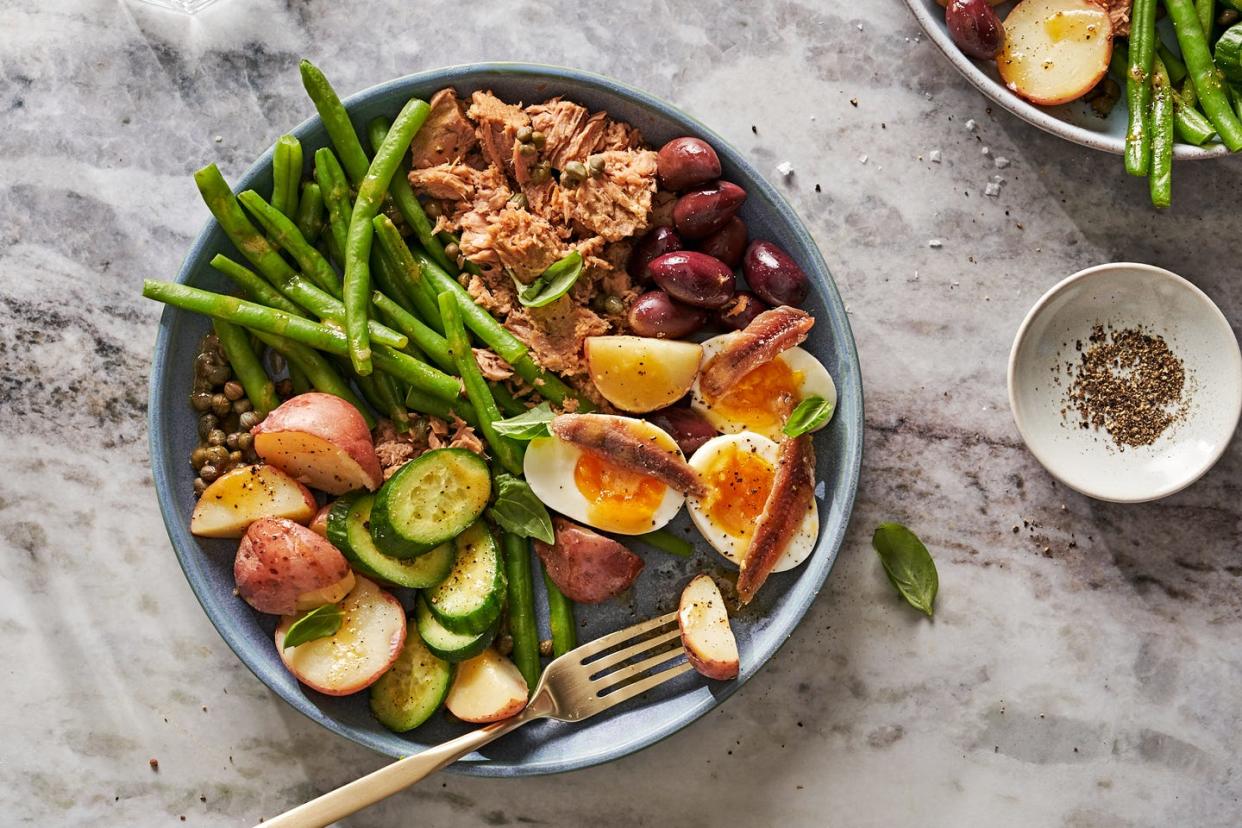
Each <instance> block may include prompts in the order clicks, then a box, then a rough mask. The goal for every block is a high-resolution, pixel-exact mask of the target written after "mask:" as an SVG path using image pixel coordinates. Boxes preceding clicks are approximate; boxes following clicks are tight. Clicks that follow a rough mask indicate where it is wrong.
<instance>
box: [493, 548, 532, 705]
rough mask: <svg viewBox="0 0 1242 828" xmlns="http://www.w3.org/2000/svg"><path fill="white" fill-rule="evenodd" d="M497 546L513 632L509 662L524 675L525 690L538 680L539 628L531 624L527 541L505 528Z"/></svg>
mask: <svg viewBox="0 0 1242 828" xmlns="http://www.w3.org/2000/svg"><path fill="white" fill-rule="evenodd" d="M500 548H501V550H502V551H503V552H504V556H505V574H506V575H507V576H508V577H509V634H510V635H511V636H513V656H512V657H513V663H514V664H515V665H516V666H517V668H518V671H519V672H520V673H521V674H522V677H523V678H525V679H526V687H527V690H532V691H533V690H534V689H535V684H536V683H537V682H538V681H539V673H540V672H541V670H540V664H539V629H538V627H536V626H535V585H534V582H533V581H532V579H531V572H530V570H531V563H532V561H531V551H530V542H529V541H528V540H526V538H523V537H520V536H518V535H514V534H512V533H510V532H505V533H504V534H503V535H502V536H501V540H500Z"/></svg>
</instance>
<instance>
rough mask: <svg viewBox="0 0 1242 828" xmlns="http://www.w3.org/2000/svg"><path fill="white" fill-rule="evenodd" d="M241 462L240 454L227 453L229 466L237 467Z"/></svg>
mask: <svg viewBox="0 0 1242 828" xmlns="http://www.w3.org/2000/svg"><path fill="white" fill-rule="evenodd" d="M241 461H242V453H241V452H240V451H230V452H229V465H232V466H237V465H240V464H241Z"/></svg>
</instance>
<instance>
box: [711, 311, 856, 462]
mask: <svg viewBox="0 0 1242 828" xmlns="http://www.w3.org/2000/svg"><path fill="white" fill-rule="evenodd" d="M734 336H737V334H736V333H727V334H721V335H720V336H714V337H712V338H711V339H709V340H707V341H706V342H704V343H703V364H704V365H706V364H707V361H708V360H709V359H711V358H712V357H713V356H715V355H716V354H717V353H718V352H719V351H720V349H721V348H723V347H724V346H725V343H727V342H728V341H729V339H730V338H731V337H734ZM776 359H778V360H780V361H782V362H784V363H785V364H786V365H788V366H789V369H790V370H791V371H794V372H796V373H800V374H802V380H801V381H800V382H799V383H798V401H799V402H801V401H802V400H805V399H806V398H807V397H823V398H824V399H825V400H827V401H828V402H830V403H832V404H833V405H834V406H835V405H836V404H837V386H836V383H834V382H833V381H832V376H831V375H830V374H829V373H828V369H827V368H825V367H824V364H823V363H822V362H820V361H819V360H818V359H816V358H815V357H813V356H811V354H810V353H809V352H807V351H805V350H803V349H802V348H790V349H789V350H787V351H783V352H782V353H780V354H779V355H778V356H777V357H776ZM690 395H691V396H690V407H691V408H693V409H694V410H695V411H697V412H699V413H700V414H702V415H703V417H704V418H706V420H707V421H708V422H709V423H711V424H712V425H713V426H714V427H715V428H716V430H717V431H722V432H724V433H725V434H740V433H741V432H743V431H750V432H753V433H756V434H762V435H763V436H764V437H768V438H771V439H773V440H777V441H780V440H784V439H785V435H784V433H783V432H782V431H781V427H782V425H784V424H783V423H782V424H781V425H776V426H771V427H760V426H757V425H754V424H750V423H746V422H743V421H742V420H737V419H734V418H732V417H727V416H725V415H724V414H722V413H721V412H719V411H716V410H715V409H714V407H713V406H712V405H710V404H709V403H708V402H707V399H706V398H705V397H704V396H703V391H702V390H701V389H700V388H699V380H698V378H697V377H696V378H695V380H694V385H693V386H692V387H691V389H690Z"/></svg>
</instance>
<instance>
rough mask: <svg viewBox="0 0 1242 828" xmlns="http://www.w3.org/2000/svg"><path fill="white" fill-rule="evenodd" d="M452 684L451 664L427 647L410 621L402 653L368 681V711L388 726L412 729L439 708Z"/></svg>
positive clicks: (394, 728)
mask: <svg viewBox="0 0 1242 828" xmlns="http://www.w3.org/2000/svg"><path fill="white" fill-rule="evenodd" d="M452 684H453V665H452V664H449V663H448V662H447V661H444V660H443V659H441V658H437V657H436V656H435V655H434V654H433V653H432V652H431V651H430V650H429V649H427V647H426V646H425V645H424V644H423V641H422V639H421V638H419V637H418V630H417V629H416V628H415V626H414V625H413V624H410V625H408V626H407V628H406V633H405V646H404V647H402V648H401V654H400V655H399V656H397V660H396V661H394V662H393V664H392V666H391V667H389V668H388V672H386V673H384V675H382V676H380V678H379V681H377V682H375V684H372V685H371V712H372V713H374V714H375V718H377V719H379V721H380V724H382V725H383V726H384V727H386V728H388V729H389V730H395V731H396V732H397V733H404V732H405V731H407V730H413V729H414V728H416V727H418V726H419V725H420V724H422V723H423V722H425V721H427V720H428V719H430V718H431V715H432V714H433V713H435V712H436V711H437V710H439V709H440V705H441V704H443V703H444V698H445V696H447V695H448V691H449V687H450V686H452Z"/></svg>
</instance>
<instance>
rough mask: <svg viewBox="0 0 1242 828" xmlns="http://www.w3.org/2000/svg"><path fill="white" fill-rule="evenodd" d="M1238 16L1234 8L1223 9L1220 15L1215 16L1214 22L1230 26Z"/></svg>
mask: <svg viewBox="0 0 1242 828" xmlns="http://www.w3.org/2000/svg"><path fill="white" fill-rule="evenodd" d="M1239 16H1240V15H1239V14H1238V12H1237V10H1236V9H1225V10H1224V11H1222V12H1221V13H1220V17H1218V18H1216V23H1217V24H1218V25H1220V26H1232V25H1233V24H1234V23H1236V22H1237V21H1238V17H1239Z"/></svg>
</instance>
